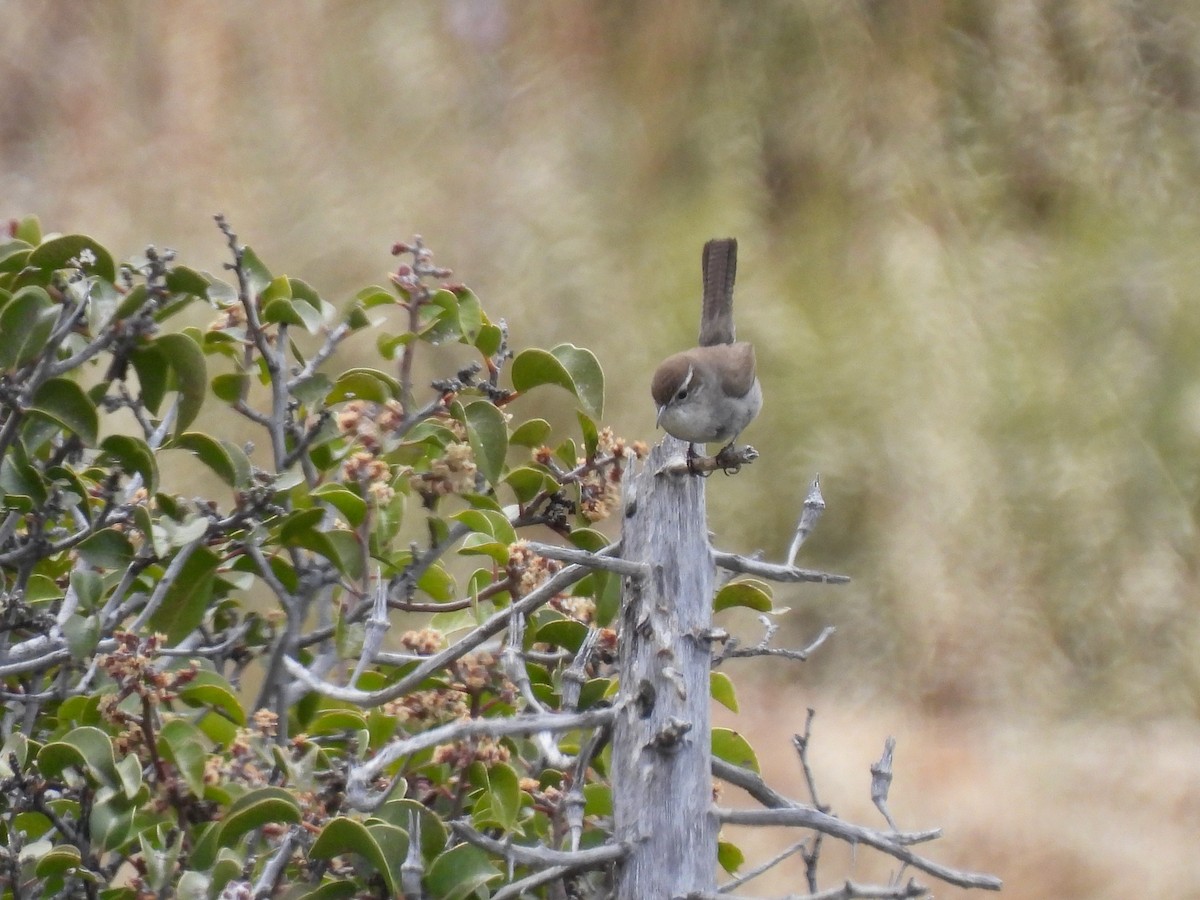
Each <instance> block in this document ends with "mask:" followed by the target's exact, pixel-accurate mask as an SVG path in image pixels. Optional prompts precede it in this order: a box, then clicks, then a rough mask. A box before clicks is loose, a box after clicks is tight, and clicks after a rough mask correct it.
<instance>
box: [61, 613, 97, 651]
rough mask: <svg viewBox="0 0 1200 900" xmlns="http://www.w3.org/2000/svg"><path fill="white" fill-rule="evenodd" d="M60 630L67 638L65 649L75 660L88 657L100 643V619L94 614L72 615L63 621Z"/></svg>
mask: <svg viewBox="0 0 1200 900" xmlns="http://www.w3.org/2000/svg"><path fill="white" fill-rule="evenodd" d="M62 630H63V637H64V638H66V639H67V650H68V651H69V652H70V654H71V659H73V660H74V661H75V662H81V661H83V660H86V659H89V658H90V657H91V654H92V652H93V651H94V650H95V649H96V645H97V644H98V643H100V619H99V618H98V617H96V616H86V617H84V616H81V615H73V616H71V617H70V618H69V619H67V621H65V622H63V626H62Z"/></svg>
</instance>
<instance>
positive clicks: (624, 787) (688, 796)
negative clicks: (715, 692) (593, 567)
mask: <svg viewBox="0 0 1200 900" xmlns="http://www.w3.org/2000/svg"><path fill="white" fill-rule="evenodd" d="M685 450H686V444H684V443H683V442H682V441H677V440H675V439H674V438H667V439H666V440H665V441H664V442H663V443H662V444H660V445H659V446H657V447H655V448H654V449H653V450H652V451H651V452H650V455H649V457H648V458H647V460H646V463H645V465H644V467H643V468H642V470H641V471H640V472H639V473H638V475H637V477H636V479H634V480H633V482H632V484H631V487H632V492H631V493H632V496H629V497H627V502H626V505H625V513H624V516H625V518H624V522H623V552H622V555H623V556H624V557H625V558H626V559H628V560H630V561H633V562H640V563H644V564H645V565H646V566H647V567H648V571H649V574H648V575H647V576H645V577H632V576H631V577H628V578H626V579H625V583H624V589H623V590H624V598H623V603H622V613H621V616H622V618H621V633H620V642H619V654H620V674H621V685H622V695H623V696H625V697H629V698H631V699H630V700H629V701H628V702H627V703H625V705H624V706H623V707H622V708H621V710H620V711H619V714H618V716H617V720H616V723H615V725H614V729H613V746H612V786H613V815H614V825H615V833H616V838H617V839H618V840H620V841H624V842H627V843H628V845H629V847H630V854H629V856H628V858H627V860H626V861H625V863H624V864H623V865H622V866H621V868H620V870H619V872H618V875H617V897H618V898H619V900H648V898H655V900H658V898H664V900H665V898H669V897H675V896H682V895H686V894H687V893H689V892H691V891H713V890H715V888H716V864H717V823H716V819H715V818H714V816H713V811H712V771H711V767H712V749H711V726H710V721H709V683H708V678H709V667H710V647H709V641H708V633H709V630H710V628H711V626H712V596H713V579H714V568H713V561H712V553H711V548H710V546H709V542H708V528H707V524H706V516H705V502H704V479H702V478H699V477H696V476H694V475H689V474H686V470H685V471H684V474H665V473H661V472H660V470H661V469H662V468H663V466H664V465H665V464H666V463H667V462H668V461H669V460H671V459H672V458H676V459H682V457H683V454H684V452H685Z"/></svg>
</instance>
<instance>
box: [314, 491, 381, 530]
mask: <svg viewBox="0 0 1200 900" xmlns="http://www.w3.org/2000/svg"><path fill="white" fill-rule="evenodd" d="M312 497H313V499H315V500H320V501H322V502H323V503H328V504H329V505H330V506H332V507H333V508H334V509H336V510H337V511H338V512H340V513H341V514H342V516H343V517H344V518H345V519H346V521H347V522H349V523H350V525H351V526H352V527H354V528H357V527H358V526H359V525H361V524H362V523H363V521H364V520H365V519H366V517H367V501H365V500H364V499H363V498H362V497H360V496H358V494H356V493H354V492H353V491H349V490H346V488H344V487H342V486H340V485H337V484H323V485H321V486H320V487H318V488H316V489H315V490H313V492H312Z"/></svg>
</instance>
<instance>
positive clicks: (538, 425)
mask: <svg viewBox="0 0 1200 900" xmlns="http://www.w3.org/2000/svg"><path fill="white" fill-rule="evenodd" d="M549 436H550V423H549V422H547V421H546V420H545V419H530V420H529V421H528V422H522V423H521V424H520V425H518V426H517V429H516V430H515V431H514V432H513V433H512V437H510V438H509V439H508V441H509V443H510V444H516V445H517V446H519V447H529V448H531V449H532V448H534V447H540V446H542V444H544V443H546V438H548V437H549Z"/></svg>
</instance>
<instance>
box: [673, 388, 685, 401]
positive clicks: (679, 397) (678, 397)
mask: <svg viewBox="0 0 1200 900" xmlns="http://www.w3.org/2000/svg"><path fill="white" fill-rule="evenodd" d="M687 395H688V392H687V388H684V389H683V390H681V391H680V392H679V393H678V394H676V395H675V399H676V400H686V399H687Z"/></svg>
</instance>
